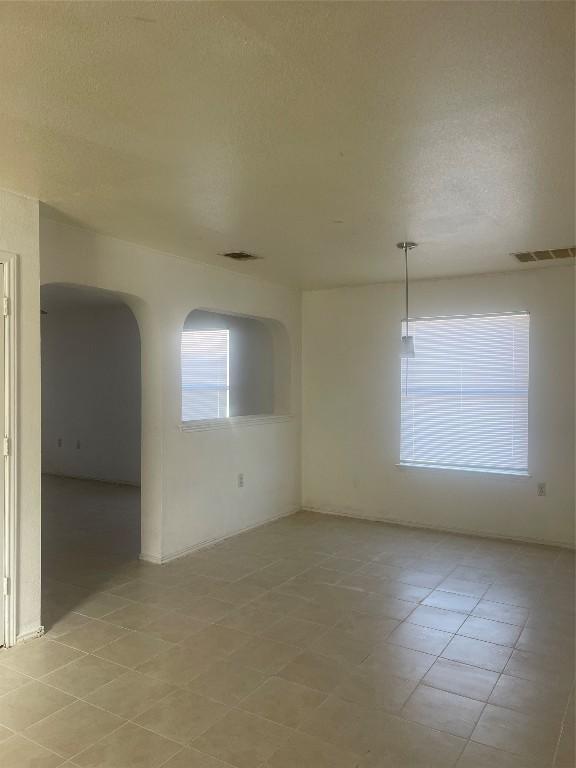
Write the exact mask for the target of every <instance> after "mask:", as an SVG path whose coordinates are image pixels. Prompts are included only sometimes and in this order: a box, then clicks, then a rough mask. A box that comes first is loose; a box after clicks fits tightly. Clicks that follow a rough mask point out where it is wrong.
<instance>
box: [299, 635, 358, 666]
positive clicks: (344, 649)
mask: <svg viewBox="0 0 576 768" xmlns="http://www.w3.org/2000/svg"><path fill="white" fill-rule="evenodd" d="M372 649H373V642H372V641H370V640H367V639H365V638H358V637H357V636H356V635H355V634H354V633H352V632H347V631H346V630H345V629H343V628H342V627H333V628H331V629H326V628H324V632H323V633H322V634H321V635H320V636H319V637H318V638H317V639H316V640H315V641H314V642H313V643H312V645H311V646H310V650H312V651H313V652H314V653H319V654H321V655H322V656H328V657H329V658H331V659H335V660H336V661H339V662H341V663H343V664H361V663H362V662H363V661H364V659H366V658H367V657H368V656H369V655H370V653H371V651H372Z"/></svg>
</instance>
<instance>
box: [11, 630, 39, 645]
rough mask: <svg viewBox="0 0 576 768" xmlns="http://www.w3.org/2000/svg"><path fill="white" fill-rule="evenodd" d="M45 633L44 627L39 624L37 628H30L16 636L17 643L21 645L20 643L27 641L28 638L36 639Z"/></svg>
mask: <svg viewBox="0 0 576 768" xmlns="http://www.w3.org/2000/svg"><path fill="white" fill-rule="evenodd" d="M43 634H44V627H43V626H39V627H36V628H35V629H29V630H27V631H25V632H21V633H20V634H19V635H18V636H17V637H16V645H19V644H20V643H27V642H28V640H36V639H37V638H38V637H42V635H43Z"/></svg>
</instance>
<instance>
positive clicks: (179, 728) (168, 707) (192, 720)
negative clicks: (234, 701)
mask: <svg viewBox="0 0 576 768" xmlns="http://www.w3.org/2000/svg"><path fill="white" fill-rule="evenodd" d="M226 711H227V707H225V706H224V705H223V704H218V703H217V702H215V701H212V700H210V699H207V698H206V697H204V696H198V695H197V694H195V693H192V692H189V691H175V692H174V693H171V694H170V695H169V696H166V697H164V698H163V699H161V700H160V701H158V702H156V703H155V704H153V705H152V706H151V707H150V708H149V709H147V710H146V711H145V712H143V713H142V714H141V715H139V716H138V717H137V718H136V723H137V724H138V725H141V726H142V727H144V728H148V729H149V730H151V731H154V732H155V733H159V734H160V735H161V736H165V737H166V738H167V739H173V740H174V741H179V742H181V743H184V744H190V743H191V742H192V741H193V740H194V739H195V738H197V737H198V736H200V735H201V734H203V733H204V732H205V731H206V730H207V729H208V728H209V727H210V726H211V725H214V723H216V722H218V721H219V720H221V719H222V717H224V715H225V714H226Z"/></svg>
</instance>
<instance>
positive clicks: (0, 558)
mask: <svg viewBox="0 0 576 768" xmlns="http://www.w3.org/2000/svg"><path fill="white" fill-rule="evenodd" d="M3 286H4V265H3V264H0V307H1V306H2V305H3V303H4V302H3V299H4V289H3ZM4 327H5V322H4V312H3V311H0V448H2V446H3V440H2V438H3V437H4V435H5V434H6V430H5V426H4V425H5V419H4V414H5V399H4V394H5V392H4V345H5V344H6V340H5V338H4ZM5 464H6V459H5V458H4V456H3V451H2V450H0V574H2V585H1V588H0V608H1V609H2V610H0V645H4V638H5V634H4V628H5V620H6V615H5V614H6V598H5V597H4V588H3V585H4V577H5V576H6V575H7V574H6V571H5V566H6V558H5V546H6V535H5V534H6V532H5V530H4V526H5V519H6V515H5V503H4V483H5V477H4V476H5V472H6V467H5Z"/></svg>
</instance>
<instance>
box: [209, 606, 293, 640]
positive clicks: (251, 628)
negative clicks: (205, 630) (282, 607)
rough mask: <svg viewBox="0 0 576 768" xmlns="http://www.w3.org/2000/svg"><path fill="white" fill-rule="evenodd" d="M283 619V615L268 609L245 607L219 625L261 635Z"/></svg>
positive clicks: (222, 620)
mask: <svg viewBox="0 0 576 768" xmlns="http://www.w3.org/2000/svg"><path fill="white" fill-rule="evenodd" d="M281 617H282V614H280V613H273V612H272V611H270V610H268V609H266V608H260V607H258V606H255V607H252V606H251V605H245V606H243V607H242V608H240V609H239V610H237V611H233V612H232V613H229V614H228V615H227V616H225V617H224V618H223V619H221V620H220V621H219V622H218V624H219V625H222V626H223V627H230V629H238V630H239V631H241V632H249V633H251V634H255V635H259V634H261V633H262V632H264V631H265V630H266V629H268V627H271V626H272V625H273V624H275V623H276V622H277V621H278V620H279V619H280V618H281Z"/></svg>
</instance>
